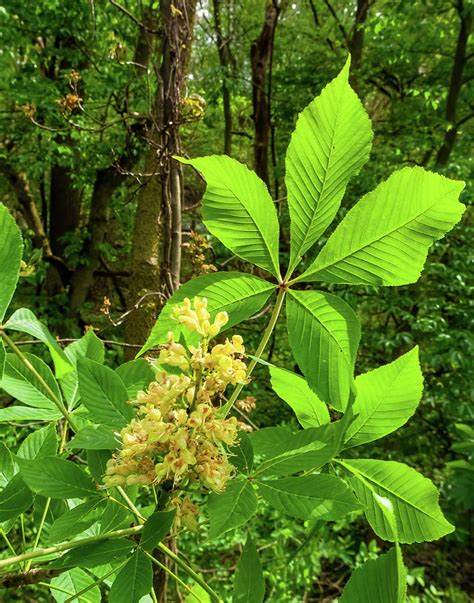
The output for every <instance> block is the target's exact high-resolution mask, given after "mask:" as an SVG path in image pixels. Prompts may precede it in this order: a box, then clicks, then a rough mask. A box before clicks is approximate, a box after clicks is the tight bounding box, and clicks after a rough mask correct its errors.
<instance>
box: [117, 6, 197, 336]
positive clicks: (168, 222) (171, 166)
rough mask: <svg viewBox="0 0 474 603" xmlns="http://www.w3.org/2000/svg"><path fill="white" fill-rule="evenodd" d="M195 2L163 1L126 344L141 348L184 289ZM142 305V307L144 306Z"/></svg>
mask: <svg viewBox="0 0 474 603" xmlns="http://www.w3.org/2000/svg"><path fill="white" fill-rule="evenodd" d="M195 8H196V2H195V0H192V1H189V0H188V1H186V0H179V1H177V0H176V1H174V2H172V1H171V0H161V2H160V17H161V26H162V34H161V35H162V39H161V64H160V66H159V69H157V75H158V79H159V82H158V86H157V92H156V96H155V102H154V106H153V109H152V112H153V115H152V116H151V122H152V127H151V131H150V133H149V135H148V141H149V143H150V146H149V148H148V150H147V154H146V160H145V174H146V176H145V177H146V182H145V183H144V186H143V187H142V189H141V190H140V193H139V194H138V198H137V209H136V215H135V227H134V237H133V252H132V268H131V273H132V276H131V279H130V283H131V287H130V306H132V307H133V306H135V305H137V304H138V307H137V308H136V309H135V311H134V312H132V313H131V314H130V317H129V319H128V320H127V322H126V330H125V333H126V340H127V341H128V342H129V343H135V344H142V343H144V341H145V340H146V338H147V336H148V334H149V332H150V329H151V327H152V326H153V324H154V321H155V319H156V315H157V312H158V310H159V307H160V306H161V304H160V302H161V299H162V297H163V296H165V297H166V296H168V295H171V294H172V293H173V292H174V291H175V290H176V289H177V287H178V286H179V279H180V268H181V214H182V206H183V187H182V174H181V166H180V164H179V163H178V162H176V161H175V160H174V159H172V155H177V154H180V152H181V141H180V137H179V114H180V104H181V89H182V87H183V83H184V73H185V69H186V64H187V60H188V57H189V50H190V46H191V39H192V28H193V22H194V14H195ZM140 300H142V301H140Z"/></svg>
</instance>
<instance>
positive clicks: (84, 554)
mask: <svg viewBox="0 0 474 603" xmlns="http://www.w3.org/2000/svg"><path fill="white" fill-rule="evenodd" d="M133 547H134V543H133V542H132V541H131V540H128V539H127V538H111V539H110V540H102V541H99V542H92V543H89V544H84V545H82V546H80V547H76V548H74V549H71V550H70V551H67V552H66V553H64V555H62V556H61V557H59V558H58V559H55V560H54V561H51V563H49V564H48V568H50V569H62V568H66V567H88V568H90V567H96V566H97V565H103V563H104V560H107V562H108V563H110V562H114V561H116V560H117V559H120V558H121V557H125V555H128V553H130V551H131V550H132V549H133Z"/></svg>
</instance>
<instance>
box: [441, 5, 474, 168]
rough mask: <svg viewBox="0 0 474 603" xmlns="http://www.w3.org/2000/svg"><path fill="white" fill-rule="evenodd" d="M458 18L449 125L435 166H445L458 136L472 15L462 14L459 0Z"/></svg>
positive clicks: (447, 103)
mask: <svg viewBox="0 0 474 603" xmlns="http://www.w3.org/2000/svg"><path fill="white" fill-rule="evenodd" d="M457 10H458V12H459V18H460V20H461V24H460V28H459V34H458V38H457V42H456V50H455V53H454V62H453V67H452V70H451V79H450V83H449V90H448V98H447V100H446V119H447V120H448V122H449V123H450V126H449V128H448V129H447V130H446V133H445V135H444V140H443V143H442V145H441V147H440V148H439V150H438V153H437V156H436V164H437V165H446V164H447V163H448V161H449V157H450V155H451V152H452V150H453V148H454V143H455V142H456V137H457V134H458V127H459V124H457V123H456V120H457V108H458V100H459V96H460V94H461V89H462V85H463V72H464V66H465V64H466V48H467V42H468V39H469V34H470V32H471V29H472V14H470V13H469V14H468V13H467V11H466V12H464V10H465V9H464V5H463V1H462V0H460V1H459V3H458V6H457Z"/></svg>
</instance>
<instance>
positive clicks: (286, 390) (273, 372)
mask: <svg viewBox="0 0 474 603" xmlns="http://www.w3.org/2000/svg"><path fill="white" fill-rule="evenodd" d="M269 371H270V380H271V385H272V389H273V391H274V392H275V393H276V394H277V395H278V396H279V397H280V398H281V399H282V400H284V401H285V402H286V403H287V404H288V406H290V407H291V408H292V409H293V411H294V413H295V415H296V417H297V419H298V421H299V422H300V423H301V425H302V426H303V427H317V426H319V425H324V424H325V423H329V411H328V408H327V406H326V404H325V403H324V402H322V401H321V400H320V399H319V398H318V396H317V395H316V394H315V393H314V391H313V390H312V389H311V388H310V387H309V385H308V384H307V382H306V381H305V379H303V377H300V376H299V375H297V374H296V373H292V372H291V371H288V370H286V369H282V368H278V367H276V366H271V367H269Z"/></svg>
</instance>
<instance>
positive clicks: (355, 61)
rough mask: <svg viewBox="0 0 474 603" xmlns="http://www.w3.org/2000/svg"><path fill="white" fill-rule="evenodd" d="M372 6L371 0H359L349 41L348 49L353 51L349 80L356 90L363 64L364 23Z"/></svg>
mask: <svg viewBox="0 0 474 603" xmlns="http://www.w3.org/2000/svg"><path fill="white" fill-rule="evenodd" d="M372 4H373V2H372ZM370 6H371V2H370V1H369V0H357V9H356V15H355V21H354V27H353V29H352V33H351V36H350V38H349V41H348V49H349V52H350V53H351V69H350V74H349V82H350V83H351V86H352V87H353V88H354V90H355V91H356V92H358V91H359V78H358V74H359V71H360V68H361V64H362V51H363V48H364V23H365V21H366V19H367V14H368V12H369V7H370Z"/></svg>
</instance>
